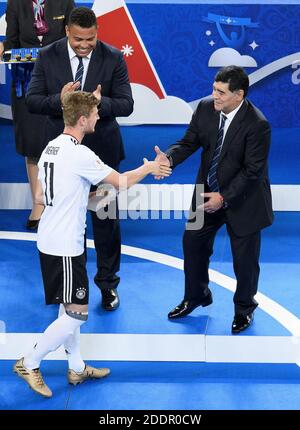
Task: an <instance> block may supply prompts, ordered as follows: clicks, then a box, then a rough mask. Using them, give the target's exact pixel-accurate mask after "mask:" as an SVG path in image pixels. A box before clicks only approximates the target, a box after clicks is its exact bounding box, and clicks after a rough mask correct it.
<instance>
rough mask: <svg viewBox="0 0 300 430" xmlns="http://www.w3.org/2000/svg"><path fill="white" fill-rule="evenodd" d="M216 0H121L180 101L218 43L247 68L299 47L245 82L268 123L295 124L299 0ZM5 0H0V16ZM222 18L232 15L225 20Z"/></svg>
mask: <svg viewBox="0 0 300 430" xmlns="http://www.w3.org/2000/svg"><path fill="white" fill-rule="evenodd" d="M218 3H220V2H219V1H214V0H211V1H210V2H209V4H207V2H204V1H199V2H197V1H188V2H187V1H186V2H183V1H181V2H166V1H161V2H157V1H152V2H146V1H139V2H126V4H127V7H128V9H129V11H130V13H131V16H132V17H133V20H134V22H135V24H136V26H137V29H138V31H139V33H140V35H141V37H142V40H143V42H144V44H145V46H146V48H147V50H148V53H149V55H150V58H151V60H152V62H153V64H154V66H155V68H156V70H157V72H158V75H159V77H160V80H161V82H162V84H163V86H164V88H165V90H166V93H167V94H168V95H171V96H177V97H180V98H182V99H184V100H185V101H186V102H192V101H195V100H198V99H199V98H201V97H203V96H206V95H208V94H209V93H210V91H211V85H212V81H213V76H214V75H215V73H216V70H217V67H209V66H208V63H209V61H210V59H212V55H213V54H214V52H216V51H217V50H220V49H221V52H222V55H223V57H222V58H223V60H224V55H225V56H226V50H225V51H224V48H227V49H228V48H230V49H231V51H230V52H231V54H232V53H234V55H237V56H238V58H243V59H244V60H243V61H246V62H247V61H248V63H249V61H250V63H251V62H252V63H256V64H257V66H256V67H253V66H252V67H245V68H246V70H247V72H248V73H249V74H250V75H251V73H253V72H255V71H257V70H261V69H262V68H263V67H264V66H267V65H269V64H270V63H272V62H274V61H276V60H280V59H283V58H284V57H286V56H288V55H292V54H297V53H298V58H299V61H298V62H295V61H294V64H293V65H292V64H289V65H287V66H285V67H283V68H281V69H279V70H277V71H275V72H273V73H271V74H269V75H267V76H265V77H263V78H261V79H260V80H259V81H258V82H257V83H255V84H254V85H253V86H252V87H251V89H250V93H249V97H250V98H251V99H252V101H253V102H254V103H255V104H256V105H257V106H258V107H259V108H260V109H261V110H262V111H263V112H264V113H265V115H266V116H267V118H268V119H269V120H270V122H271V124H272V125H273V126H274V127H280V128H281V127H283V128H285V127H288V128H292V127H299V111H300V98H299V89H300V86H299V84H300V52H299V51H300V48H299V47H300V24H299V23H300V4H299V2H298V1H297V2H296V1H291V2H280V1H276V3H277V4H272V3H275V2H274V1H271V2H270V1H265V2H262V1H256V2H255V4H235V3H237V2H236V1H232V2H230V3H233V4H227V5H224V4H218ZM239 3H243V2H239ZM247 3H253V2H252V1H249V0H248V1H247ZM257 3H259V4H257ZM278 3H282V4H278ZM287 3H293V4H287ZM83 4H85V5H87V6H92V2H90V1H89V2H83V1H81V2H77V5H83ZM5 6H6V2H5V1H1V2H0V16H2V15H3V13H4V11H5ZM211 17H213V19H212V18H211ZM222 17H224V18H222ZM225 18H227V19H229V20H230V21H227V22H225V21H224V20H225ZM222 19H223V21H222ZM218 20H219V24H217V22H218ZM220 24H221V25H220ZM218 27H219V28H218ZM222 31H223V33H222ZM243 32H244V33H243ZM239 39H241V40H239ZM222 49H223V51H222ZM233 51H234V52H233ZM250 63H249V64H250ZM0 103H4V104H8V103H9V77H8V74H7V75H6V85H4V84H2V85H0Z"/></svg>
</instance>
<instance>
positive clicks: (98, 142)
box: [26, 7, 133, 310]
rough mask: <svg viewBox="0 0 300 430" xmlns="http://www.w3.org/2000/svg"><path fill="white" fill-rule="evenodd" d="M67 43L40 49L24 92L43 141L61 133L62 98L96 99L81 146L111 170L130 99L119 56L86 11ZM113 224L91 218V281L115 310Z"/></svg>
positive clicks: (80, 11)
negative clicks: (79, 94)
mask: <svg viewBox="0 0 300 430" xmlns="http://www.w3.org/2000/svg"><path fill="white" fill-rule="evenodd" d="M66 33H67V38H64V39H61V40H59V41H57V42H55V43H53V44H52V45H50V46H48V47H46V48H45V49H42V50H41V51H40V54H39V58H38V60H37V62H36V65H35V68H34V71H33V76H32V80H31V82H30V86H29V89H28V92H27V97H26V100H27V104H28V106H29V109H30V110H31V111H32V112H36V113H42V114H44V115H47V116H48V117H47V127H46V128H47V130H46V131H47V133H46V134H47V140H48V141H49V140H52V139H54V138H55V137H57V136H58V135H59V134H60V133H61V132H62V130H63V119H62V107H61V106H62V103H61V98H62V96H63V95H64V94H66V93H67V92H70V91H76V90H77V89H82V90H84V91H88V92H94V94H95V95H98V97H99V96H100V85H101V107H100V108H99V115H100V117H101V119H100V121H98V123H97V125H96V128H95V133H94V134H92V135H89V136H86V137H85V138H84V141H83V144H85V145H86V146H88V147H89V148H90V149H92V150H93V151H94V152H95V153H96V154H97V155H98V156H99V157H100V158H101V160H102V161H103V162H104V163H106V164H108V165H109V166H110V167H112V168H113V169H115V170H118V168H119V164H120V161H121V160H122V159H124V148H123V143H122V137H121V133H120V128H119V125H118V123H117V121H116V117H118V116H128V115H130V114H131V113H132V111H133V99H132V93H131V88H130V84H129V79H128V73H127V67H126V63H125V61H124V58H123V55H122V53H121V52H120V51H119V50H117V49H116V48H114V47H112V46H110V45H107V44H105V43H103V42H101V41H99V40H97V20H96V16H95V14H94V12H93V11H92V10H91V9H89V8H85V7H79V8H75V9H73V11H72V12H71V15H70V18H69V22H68V25H67V28H66ZM116 215H117V216H116V219H109V218H106V219H101V220H100V219H99V218H98V217H97V214H96V213H95V212H92V223H93V232H94V241H95V248H96V252H97V267H98V272H97V274H96V276H95V278H94V280H95V283H96V285H97V286H98V287H99V288H100V290H101V293H102V306H103V307H104V309H106V310H115V309H117V307H118V306H119V297H118V294H117V291H116V288H117V286H118V284H119V281H120V278H119V276H118V275H117V272H118V271H119V269H120V254H121V236H120V226H119V220H118V210H117V208H116Z"/></svg>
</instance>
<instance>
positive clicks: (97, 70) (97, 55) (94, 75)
mask: <svg viewBox="0 0 300 430" xmlns="http://www.w3.org/2000/svg"><path fill="white" fill-rule="evenodd" d="M102 56H103V54H102V49H101V45H100V42H97V45H96V48H95V49H94V50H93V52H92V56H91V59H90V62H89V67H88V71H87V75H86V79H85V83H84V86H83V90H84V91H94V90H95V89H96V87H95V84H98V83H99V84H100V83H101V78H100V76H101V68H102V64H103V61H102ZM96 86H97V85H96Z"/></svg>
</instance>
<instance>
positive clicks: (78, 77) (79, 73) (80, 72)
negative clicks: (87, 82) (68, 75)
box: [75, 55, 84, 91]
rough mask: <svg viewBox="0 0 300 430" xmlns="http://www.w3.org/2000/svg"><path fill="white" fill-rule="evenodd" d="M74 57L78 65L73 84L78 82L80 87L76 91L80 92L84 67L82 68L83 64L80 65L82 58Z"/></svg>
mask: <svg viewBox="0 0 300 430" xmlns="http://www.w3.org/2000/svg"><path fill="white" fill-rule="evenodd" d="M76 57H77V58H78V61H79V63H78V67H77V70H76V75H75V82H77V81H78V82H80V86H79V87H78V88H77V91H81V89H82V88H81V87H82V77H83V71H84V67H83V63H82V57H79V56H78V55H76Z"/></svg>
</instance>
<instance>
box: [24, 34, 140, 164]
mask: <svg viewBox="0 0 300 430" xmlns="http://www.w3.org/2000/svg"><path fill="white" fill-rule="evenodd" d="M72 81H73V76H72V69H71V64H70V59H69V54H68V48H67V38H64V39H61V40H59V41H57V42H55V43H53V44H51V45H49V46H47V47H46V48H43V49H42V50H40V52H39V58H38V60H37V62H36V64H35V67H34V70H33V74H32V79H31V81H30V84H29V88H28V92H27V96H26V102H27V105H28V107H29V110H30V111H31V112H32V113H41V114H44V115H48V121H47V139H48V140H52V139H54V138H55V137H57V136H58V135H59V134H60V133H61V132H62V131H63V128H64V124H63V119H62V109H61V100H60V92H61V90H62V88H63V86H64V85H65V84H66V83H68V82H72ZM98 84H101V88H102V90H101V94H102V99H101V107H100V117H101V118H100V120H99V121H98V122H97V125H96V128H95V133H93V134H91V135H88V136H86V137H85V138H84V140H83V143H84V144H85V145H87V146H88V147H89V148H91V149H92V150H93V151H94V152H95V153H96V154H97V155H98V156H99V157H100V158H101V160H102V161H104V162H105V163H107V164H109V165H110V166H112V167H115V166H117V165H118V164H119V163H120V161H121V160H122V159H123V158H124V149H123V144H122V138H121V134H120V128H119V125H118V123H117V121H116V116H128V115H130V114H131V113H132V111H133V99H132V94H131V87H130V84H129V80H128V73H127V67H126V63H125V60H124V58H123V54H122V53H121V52H120V51H119V50H118V49H116V48H114V47H112V46H110V45H107V44H106V43H103V42H100V41H97V45H96V48H95V49H94V50H93V52H92V56H91V59H90V63H89V68H88V72H87V76H86V80H85V84H84V87H83V90H84V91H90V92H92V91H94V90H95V89H96V87H97V85H98Z"/></svg>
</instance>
